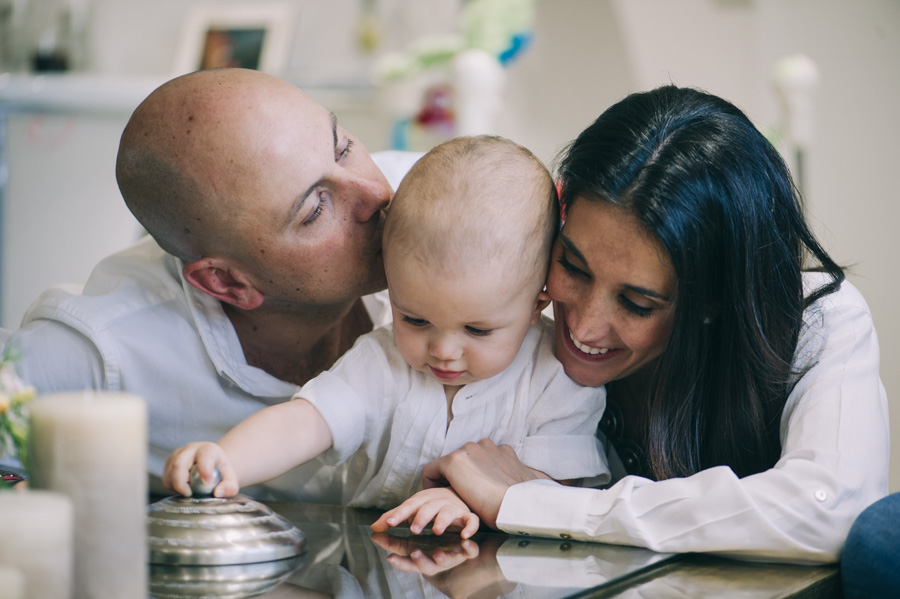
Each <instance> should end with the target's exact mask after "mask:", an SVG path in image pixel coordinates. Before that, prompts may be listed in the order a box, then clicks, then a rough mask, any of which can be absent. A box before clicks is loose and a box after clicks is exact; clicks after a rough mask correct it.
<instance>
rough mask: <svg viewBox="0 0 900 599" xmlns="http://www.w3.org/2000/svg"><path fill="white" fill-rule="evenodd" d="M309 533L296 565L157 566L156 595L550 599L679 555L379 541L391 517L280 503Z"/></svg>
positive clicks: (510, 540) (573, 544)
mask: <svg viewBox="0 0 900 599" xmlns="http://www.w3.org/2000/svg"><path fill="white" fill-rule="evenodd" d="M268 505H269V506H270V507H271V508H272V509H273V510H275V511H276V512H278V513H279V514H281V515H282V516H284V517H285V518H287V519H288V520H289V521H291V522H292V523H293V524H294V525H295V526H297V527H298V528H299V529H300V530H301V531H302V532H303V533H304V534H305V535H306V541H307V545H306V552H305V554H304V555H302V556H299V557H297V558H293V559H287V560H279V561H275V562H266V563H261V564H245V565H240V566H156V565H151V566H150V573H149V574H150V595H151V597H154V598H155V599H169V598H174V597H216V598H218V599H221V598H223V597H230V598H235V599H237V598H243V597H264V598H267V599H287V598H291V597H295V598H300V597H348V598H349V597H352V598H355V597H376V598H377V597H385V598H387V597H391V598H401V597H402V598H406V597H458V596H467V597H471V596H484V597H540V598H546V599H557V598H563V597H573V596H579V595H582V594H583V593H585V592H587V591H591V590H599V589H602V588H606V587H608V586H611V585H614V584H616V583H617V582H618V581H621V580H623V579H626V578H630V577H633V576H635V575H637V574H639V573H642V572H645V571H648V570H650V569H653V568H656V567H658V566H660V565H662V564H664V563H667V562H669V561H671V560H673V559H675V558H677V557H678V556H674V555H668V554H660V553H654V552H652V551H648V550H645V549H639V548H634V547H622V546H615V545H603V544H598V543H580V542H577V541H567V540H563V539H560V540H554V539H541V538H537V537H523V536H509V535H506V534H503V533H496V532H490V531H482V532H479V533H478V534H477V535H475V536H474V537H473V538H472V539H471V540H470V542H464V541H462V540H461V539H460V537H459V535H456V534H451V533H447V534H445V535H442V536H434V535H430V534H425V535H418V536H417V535H412V534H411V533H410V532H409V529H408V528H403V527H401V528H396V529H391V530H390V531H388V532H387V533H373V532H372V530H371V528H370V527H369V524H371V523H372V522H374V521H375V519H376V518H377V517H378V516H379V515H380V513H381V512H379V511H374V510H360V509H353V508H342V507H339V506H327V505H313V504H300V503H270V504H268Z"/></svg>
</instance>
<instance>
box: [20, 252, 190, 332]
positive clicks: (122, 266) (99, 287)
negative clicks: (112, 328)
mask: <svg viewBox="0 0 900 599" xmlns="http://www.w3.org/2000/svg"><path fill="white" fill-rule="evenodd" d="M183 295H184V293H183V289H182V286H181V279H180V276H179V275H178V268H177V263H176V260H175V258H173V257H172V256H170V255H168V254H166V253H165V252H164V251H163V250H162V249H160V248H159V246H158V245H157V244H156V243H155V242H154V241H153V240H152V239H150V238H145V239H142V240H141V241H139V242H138V243H136V244H135V245H133V246H131V247H129V248H127V249H124V250H122V251H120V252H117V253H115V254H112V255H111V256H108V257H107V258H105V259H103V260H102V261H101V262H100V263H98V265H97V266H96V267H95V268H94V270H93V272H92V273H91V275H90V277H89V278H88V280H87V281H86V282H85V283H84V285H80V284H61V285H55V286H53V287H51V288H50V289H47V290H46V291H45V292H44V293H42V294H41V295H40V297H38V299H37V300H36V301H35V302H34V303H33V304H32V305H31V307H30V308H29V309H28V311H27V312H26V314H25V317H24V319H23V321H22V326H23V327H27V326H28V325H29V324H30V323H32V322H35V321H38V320H55V321H59V322H62V323H64V324H67V325H69V326H75V328H78V329H84V328H91V329H96V328H99V327H102V326H104V325H106V324H108V323H111V322H114V321H117V320H119V319H122V318H130V317H132V316H135V315H138V314H140V313H141V312H143V311H144V310H146V309H147V308H150V307H153V306H157V305H159V304H162V303H166V302H170V301H172V300H175V299H180V298H182V297H183ZM81 332H85V331H83V330H82V331H81Z"/></svg>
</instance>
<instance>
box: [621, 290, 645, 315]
mask: <svg viewBox="0 0 900 599" xmlns="http://www.w3.org/2000/svg"><path fill="white" fill-rule="evenodd" d="M622 305H623V306H625V309H626V310H628V311H629V312H631V313H633V314H637V315H638V316H640V317H641V318H644V317H646V316H650V314H651V313H652V312H653V308H648V307H646V306H640V305H638V304H636V303H634V302H633V301H631V300H630V299H628V298H627V297H625V296H624V295H623V296H622Z"/></svg>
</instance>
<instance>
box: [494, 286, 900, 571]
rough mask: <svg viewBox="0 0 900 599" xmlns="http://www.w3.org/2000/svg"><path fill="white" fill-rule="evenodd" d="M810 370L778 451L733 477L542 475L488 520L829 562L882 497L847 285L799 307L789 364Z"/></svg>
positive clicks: (870, 344)
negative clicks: (570, 478)
mask: <svg viewBox="0 0 900 599" xmlns="http://www.w3.org/2000/svg"><path fill="white" fill-rule="evenodd" d="M810 364H812V366H811V367H810V368H809V370H808V371H807V372H806V374H805V375H804V376H803V377H802V378H801V379H800V380H799V381H798V383H797V385H796V386H795V388H794V390H793V392H792V393H791V395H790V397H789V398H788V401H787V404H786V406H785V410H784V412H783V415H782V421H781V440H782V455H781V458H780V459H779V461H778V462H777V463H776V464H775V466H774V467H773V468H772V469H770V470H767V471H764V472H761V473H758V474H754V475H751V476H747V477H745V478H743V479H740V478H738V477H737V476H736V475H735V474H734V473H733V472H732V470H731V469H730V468H727V467H724V466H723V467H716V468H711V469H708V470H705V471H702V472H700V473H698V474H696V475H693V476H690V477H686V478H677V479H670V480H664V481H659V482H654V481H650V480H648V479H645V478H640V477H636V476H626V477H625V478H623V479H621V480H620V481H618V482H617V483H616V484H615V485H614V486H612V487H610V488H609V489H606V490H597V489H585V488H572V487H564V486H561V485H557V484H555V483H553V482H550V481H530V482H527V483H522V484H519V485H515V486H513V487H511V488H510V489H509V490H508V491H507V493H506V496H505V497H504V499H503V503H502V505H501V509H500V513H499V515H498V518H497V525H498V527H499V528H501V529H502V530H504V531H507V532H510V533H519V534H534V535H541V536H551V537H563V538H574V539H581V540H588V541H599V542H606V543H617V544H625V545H637V546H643V547H647V548H650V549H653V550H655V551H660V552H709V553H718V554H721V555H726V556H730V557H739V558H745V559H759V560H769V561H772V560H776V561H787V562H795V563H827V562H835V561H837V560H838V559H839V557H840V551H841V547H842V546H843V542H844V539H845V538H846V535H847V531H848V530H849V528H850V525H851V524H852V523H853V521H854V519H855V518H856V516H857V515H859V513H860V512H861V511H862V510H863V509H865V507H867V506H868V505H870V504H871V503H873V502H874V501H876V500H877V499H879V498H880V497H882V496H884V495H885V494H886V493H887V471H888V458H889V433H888V415H887V397H886V394H885V391H884V387H883V385H882V384H881V380H880V378H879V372H878V368H879V350H878V339H877V336H876V334H875V330H874V327H873V324H872V318H871V315H870V313H869V310H868V307H867V306H866V304H865V301H864V300H863V298H862V296H861V295H860V294H859V292H858V291H856V289H855V288H854V287H853V286H852V285H850V284H849V283H844V284H843V286H842V287H841V289H840V290H839V291H838V292H836V293H834V294H831V295H828V296H826V297H825V298H822V299H821V300H819V301H818V302H817V303H816V304H815V305H814V306H813V307H812V308H810V309H809V310H808V311H807V313H806V326H805V328H804V330H803V331H802V332H801V339H800V343H799V344H798V350H797V365H798V366H804V365H806V366H809V365H810Z"/></svg>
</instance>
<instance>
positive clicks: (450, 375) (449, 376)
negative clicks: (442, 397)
mask: <svg viewBox="0 0 900 599" xmlns="http://www.w3.org/2000/svg"><path fill="white" fill-rule="evenodd" d="M428 368H430V369H431V372H432V374H434V376H436V377H437V378H439V379H441V380H444V381H452V380H453V379H455V378H459V377H460V376H462V374H463V372H465V371H464V370H441V369H440V368H435V367H434V366H429V367H428Z"/></svg>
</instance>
